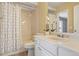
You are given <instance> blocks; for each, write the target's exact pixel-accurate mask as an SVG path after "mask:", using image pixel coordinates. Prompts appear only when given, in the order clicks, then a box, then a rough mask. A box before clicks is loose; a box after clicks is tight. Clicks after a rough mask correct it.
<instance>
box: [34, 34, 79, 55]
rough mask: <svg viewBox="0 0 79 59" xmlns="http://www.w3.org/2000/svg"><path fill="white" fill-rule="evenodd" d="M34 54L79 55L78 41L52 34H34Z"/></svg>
mask: <svg viewBox="0 0 79 59" xmlns="http://www.w3.org/2000/svg"><path fill="white" fill-rule="evenodd" d="M34 38H35V39H34V40H35V56H79V47H78V46H79V43H78V41H76V40H73V39H69V38H61V37H58V36H53V35H35V37H34Z"/></svg>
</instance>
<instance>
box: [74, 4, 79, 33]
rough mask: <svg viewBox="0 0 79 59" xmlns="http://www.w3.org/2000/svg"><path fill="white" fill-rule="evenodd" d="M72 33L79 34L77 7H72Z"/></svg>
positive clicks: (78, 7) (78, 11) (78, 6)
mask: <svg viewBox="0 0 79 59" xmlns="http://www.w3.org/2000/svg"><path fill="white" fill-rule="evenodd" d="M74 31H75V32H78V33H79V5H77V6H75V7H74Z"/></svg>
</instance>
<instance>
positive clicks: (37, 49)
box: [35, 46, 41, 56]
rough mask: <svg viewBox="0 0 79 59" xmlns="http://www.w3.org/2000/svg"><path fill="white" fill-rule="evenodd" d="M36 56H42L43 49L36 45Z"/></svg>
mask: <svg viewBox="0 0 79 59" xmlns="http://www.w3.org/2000/svg"><path fill="white" fill-rule="evenodd" d="M35 56H41V49H40V48H39V47H38V46H35Z"/></svg>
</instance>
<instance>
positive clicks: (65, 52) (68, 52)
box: [58, 47, 79, 56]
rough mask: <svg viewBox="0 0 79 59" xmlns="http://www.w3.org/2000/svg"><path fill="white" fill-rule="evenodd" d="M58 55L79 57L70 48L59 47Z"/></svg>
mask: <svg viewBox="0 0 79 59" xmlns="http://www.w3.org/2000/svg"><path fill="white" fill-rule="evenodd" d="M58 55H59V56H79V54H78V53H77V52H74V51H72V50H70V49H68V48H64V47H59V50H58Z"/></svg>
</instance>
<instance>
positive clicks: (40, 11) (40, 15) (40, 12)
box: [36, 2, 48, 33]
mask: <svg viewBox="0 0 79 59" xmlns="http://www.w3.org/2000/svg"><path fill="white" fill-rule="evenodd" d="M36 14H37V16H36V17H37V20H38V21H39V32H40V33H44V32H45V31H44V30H45V26H46V25H45V21H46V17H47V15H48V4H47V3H45V2H39V3H38V5H37V11H36Z"/></svg>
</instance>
